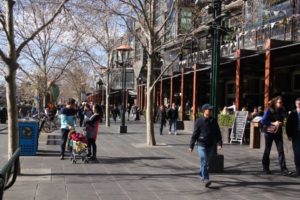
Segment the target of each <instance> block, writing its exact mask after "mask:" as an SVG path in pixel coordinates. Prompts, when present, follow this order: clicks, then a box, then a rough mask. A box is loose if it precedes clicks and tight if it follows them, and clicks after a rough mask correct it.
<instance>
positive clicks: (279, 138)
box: [261, 96, 300, 176]
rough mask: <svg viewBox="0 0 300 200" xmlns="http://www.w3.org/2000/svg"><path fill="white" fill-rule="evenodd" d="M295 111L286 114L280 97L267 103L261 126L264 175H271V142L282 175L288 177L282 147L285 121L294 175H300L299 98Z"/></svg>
mask: <svg viewBox="0 0 300 200" xmlns="http://www.w3.org/2000/svg"><path fill="white" fill-rule="evenodd" d="M295 106H296V110H294V111H292V112H290V113H289V114H288V115H287V114H286V112H285V110H284V107H283V100H282V97H281V96H277V97H275V98H273V99H272V100H271V101H270V102H269V106H268V108H267V110H266V111H265V113H264V115H263V117H262V119H261V124H262V125H263V133H264V137H265V150H264V154H263V159H262V164H263V170H264V172H265V173H266V174H271V173H272V172H271V170H270V158H269V157H270V152H271V148H272V144H273V141H274V142H275V144H276V147H277V151H278V160H279V165H280V169H281V173H282V175H285V176H286V175H290V174H291V172H289V171H288V169H287V167H286V162H285V154H284V145H283V130H282V128H283V126H284V120H285V119H286V126H285V128H286V134H287V137H288V140H289V141H291V142H292V147H293V151H294V162H295V166H296V172H295V175H296V176H299V175H300V98H297V99H296V101H295Z"/></svg>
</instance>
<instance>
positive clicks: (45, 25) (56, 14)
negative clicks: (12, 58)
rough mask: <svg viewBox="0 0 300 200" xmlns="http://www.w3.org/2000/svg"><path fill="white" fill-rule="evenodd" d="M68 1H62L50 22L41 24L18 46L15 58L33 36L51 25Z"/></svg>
mask: <svg viewBox="0 0 300 200" xmlns="http://www.w3.org/2000/svg"><path fill="white" fill-rule="evenodd" d="M68 1H69V0H64V1H63V2H62V3H61V4H60V5H59V7H58V8H57V10H56V11H55V13H54V15H53V16H52V17H51V18H50V20H48V22H46V23H45V24H43V25H42V26H40V27H39V28H38V29H37V30H36V31H35V32H34V33H32V35H31V36H30V37H29V38H27V39H26V40H25V41H23V42H22V43H21V44H20V46H19V47H18V48H17V51H16V52H17V57H19V56H20V53H21V51H22V49H23V48H24V47H25V46H26V45H27V44H28V42H30V41H31V40H33V39H34V38H35V36H36V35H37V34H39V33H40V32H41V31H42V30H43V29H44V28H46V27H47V26H48V25H49V24H51V23H52V22H53V21H54V19H55V18H56V17H57V16H58V15H59V13H60V12H61V11H62V9H63V7H64V5H65V4H66V3H67V2H68Z"/></svg>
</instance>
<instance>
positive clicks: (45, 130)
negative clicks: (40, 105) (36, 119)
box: [43, 121, 51, 133]
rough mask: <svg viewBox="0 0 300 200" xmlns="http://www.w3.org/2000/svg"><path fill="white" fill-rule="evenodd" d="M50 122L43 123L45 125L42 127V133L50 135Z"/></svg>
mask: <svg viewBox="0 0 300 200" xmlns="http://www.w3.org/2000/svg"><path fill="white" fill-rule="evenodd" d="M50 123H51V122H49V121H46V122H45V124H44V126H43V131H44V132H45V133H51V124H50Z"/></svg>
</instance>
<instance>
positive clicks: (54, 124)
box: [33, 113, 59, 133]
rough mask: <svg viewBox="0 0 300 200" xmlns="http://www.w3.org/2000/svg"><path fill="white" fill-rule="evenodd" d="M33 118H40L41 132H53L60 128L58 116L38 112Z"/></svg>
mask: <svg viewBox="0 0 300 200" xmlns="http://www.w3.org/2000/svg"><path fill="white" fill-rule="evenodd" d="M33 118H35V119H37V120H39V123H40V127H39V132H40V131H43V132H45V133H52V132H53V131H55V130H58V129H59V122H58V118H57V117H56V116H48V115H46V114H44V113H40V114H37V115H35V116H33Z"/></svg>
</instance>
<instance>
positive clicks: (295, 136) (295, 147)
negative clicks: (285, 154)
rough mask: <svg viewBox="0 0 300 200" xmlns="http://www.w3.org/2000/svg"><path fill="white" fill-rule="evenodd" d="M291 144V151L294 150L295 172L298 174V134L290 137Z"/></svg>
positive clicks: (299, 135) (299, 154) (299, 136)
mask: <svg viewBox="0 0 300 200" xmlns="http://www.w3.org/2000/svg"><path fill="white" fill-rule="evenodd" d="M292 142H293V150H294V161H295V166H296V170H297V172H298V173H300V132H297V133H296V134H295V135H294V136H293V137H292Z"/></svg>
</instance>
